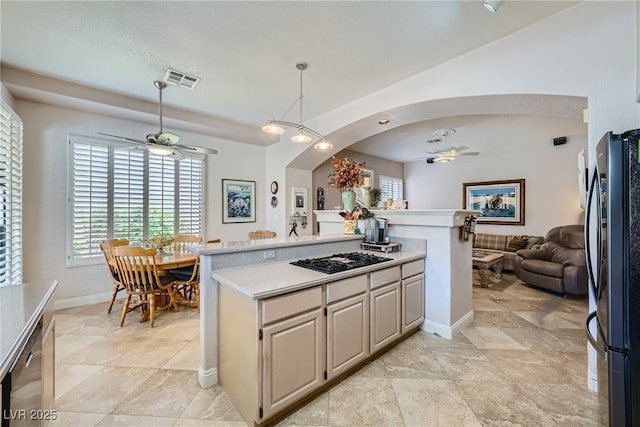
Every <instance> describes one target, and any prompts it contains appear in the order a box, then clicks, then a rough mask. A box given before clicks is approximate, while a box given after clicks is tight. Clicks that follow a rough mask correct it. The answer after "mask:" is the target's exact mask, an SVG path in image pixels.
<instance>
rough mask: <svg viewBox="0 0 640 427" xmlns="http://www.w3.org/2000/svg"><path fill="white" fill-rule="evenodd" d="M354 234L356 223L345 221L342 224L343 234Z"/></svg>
mask: <svg viewBox="0 0 640 427" xmlns="http://www.w3.org/2000/svg"><path fill="white" fill-rule="evenodd" d="M355 232H356V221H351V220H348V221H345V222H344V234H355Z"/></svg>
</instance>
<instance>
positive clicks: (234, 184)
mask: <svg viewBox="0 0 640 427" xmlns="http://www.w3.org/2000/svg"><path fill="white" fill-rule="evenodd" d="M222 222H223V223H230V222H256V182H255V181H239V180H235V179H223V180H222Z"/></svg>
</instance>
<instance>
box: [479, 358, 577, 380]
mask: <svg viewBox="0 0 640 427" xmlns="http://www.w3.org/2000/svg"><path fill="white" fill-rule="evenodd" d="M543 353H544V352H541V351H531V350H530V351H518V350H489V351H488V355H489V357H490V358H491V360H492V361H493V362H494V363H495V365H496V366H497V367H498V368H499V369H500V370H501V371H502V372H504V374H505V375H506V376H507V378H508V379H509V380H510V381H512V382H516V383H519V382H547V383H553V384H570V383H573V375H572V374H571V372H569V371H568V370H566V369H565V366H566V364H565V363H549V360H548V359H547V358H545V357H544V354H543ZM547 353H548V352H547ZM585 374H586V372H585ZM584 378H585V379H586V375H585V376H584Z"/></svg>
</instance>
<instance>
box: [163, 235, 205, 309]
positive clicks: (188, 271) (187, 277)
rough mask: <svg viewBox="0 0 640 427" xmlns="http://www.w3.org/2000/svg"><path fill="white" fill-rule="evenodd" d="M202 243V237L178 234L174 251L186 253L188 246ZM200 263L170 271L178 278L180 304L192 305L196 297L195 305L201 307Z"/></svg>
mask: <svg viewBox="0 0 640 427" xmlns="http://www.w3.org/2000/svg"><path fill="white" fill-rule="evenodd" d="M200 243H202V237H200V236H196V235H190V234H178V235H177V236H175V237H174V238H173V245H174V247H173V248H174V251H176V252H177V251H184V250H185V247H186V246H191V245H196V244H200ZM198 264H199V263H198V261H197V260H196V263H195V265H193V266H189V267H181V268H175V269H172V270H169V272H170V273H171V274H173V275H174V276H175V277H176V279H177V280H176V282H175V285H176V292H177V293H178V295H180V297H181V298H179V302H181V303H182V302H184V303H185V304H186V305H192V304H191V302H190V301H191V300H192V298H194V297H195V302H194V304H195V305H196V306H197V307H200V303H199V300H200V288H199V284H200V275H199V269H198Z"/></svg>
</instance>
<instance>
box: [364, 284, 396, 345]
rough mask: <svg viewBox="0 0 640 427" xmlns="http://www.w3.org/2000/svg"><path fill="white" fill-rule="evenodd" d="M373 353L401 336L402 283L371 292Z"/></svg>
mask: <svg viewBox="0 0 640 427" xmlns="http://www.w3.org/2000/svg"><path fill="white" fill-rule="evenodd" d="M370 298H371V307H370V310H371V353H372V354H373V353H375V352H376V351H378V350H380V349H382V348H383V347H385V346H386V345H387V344H389V343H390V342H392V341H394V340H395V339H396V338H398V337H399V336H400V309H401V307H400V282H396V283H392V284H390V285H387V286H384V287H382V288H379V289H375V290H373V291H371V294H370Z"/></svg>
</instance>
